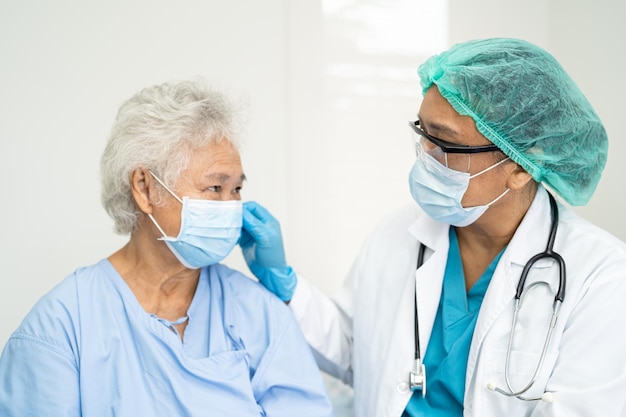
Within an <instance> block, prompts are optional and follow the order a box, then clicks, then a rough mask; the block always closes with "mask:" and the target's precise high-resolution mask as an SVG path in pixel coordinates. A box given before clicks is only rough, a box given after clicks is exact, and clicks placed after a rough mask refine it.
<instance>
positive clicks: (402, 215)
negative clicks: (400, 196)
mask: <svg viewBox="0 0 626 417" xmlns="http://www.w3.org/2000/svg"><path fill="white" fill-rule="evenodd" d="M425 215H426V214H425V213H424V212H423V211H422V210H421V209H420V208H419V206H418V205H417V204H415V203H411V204H407V205H404V206H401V207H399V208H396V209H394V210H391V211H388V212H386V213H385V214H384V215H383V216H382V217H380V218H379V220H378V222H377V223H376V225H375V227H374V228H373V229H372V231H371V233H370V234H371V235H372V236H375V235H380V234H384V235H393V236H395V235H398V234H404V233H406V232H407V230H408V228H409V227H410V226H411V225H412V224H413V223H415V221H416V220H417V219H419V218H420V217H422V216H425Z"/></svg>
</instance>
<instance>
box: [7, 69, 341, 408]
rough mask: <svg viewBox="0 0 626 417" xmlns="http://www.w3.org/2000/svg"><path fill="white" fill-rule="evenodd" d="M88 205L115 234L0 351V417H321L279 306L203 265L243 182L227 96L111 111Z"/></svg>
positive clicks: (218, 246)
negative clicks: (118, 243)
mask: <svg viewBox="0 0 626 417" xmlns="http://www.w3.org/2000/svg"><path fill="white" fill-rule="evenodd" d="M101 174H102V201H103V204H104V207H105V209H106V211H107V212H108V213H109V215H110V216H111V217H112V218H113V220H114V222H115V229H116V231H117V232H118V233H120V234H129V235H130V240H129V241H128V243H127V244H126V245H125V246H124V247H122V248H121V249H120V250H118V251H117V252H115V253H113V254H112V255H111V256H109V257H108V258H106V259H103V260H101V261H100V262H98V263H96V264H95V265H91V266H86V267H82V268H79V269H77V270H76V271H75V272H74V273H73V274H71V275H69V276H68V277H67V278H65V279H64V280H63V281H62V282H61V283H60V284H58V285H57V286H56V287H55V288H54V289H53V290H52V291H50V292H49V293H48V294H47V295H45V296H44V297H43V298H42V299H41V300H40V301H39V302H38V303H37V304H36V305H35V306H34V308H33V309H32V310H31V311H30V313H29V314H28V315H27V316H26V318H25V319H24V321H23V322H22V324H21V325H20V326H19V328H18V329H17V330H16V331H15V333H13V335H12V336H11V338H10V339H9V341H8V343H7V344H6V346H5V348H4V351H3V353H2V357H1V358H0V415H2V416H85V417H88V416H98V417H100V416H131V417H142V416H150V417H152V416H168V417H173V416H237V417H244V416H288V417H293V416H331V415H332V410H331V406H330V402H329V400H328V397H327V394H326V391H325V387H324V383H323V380H322V378H321V375H320V373H319V371H318V369H317V366H316V364H315V362H314V360H313V357H312V355H311V352H310V349H309V347H308V345H307V344H306V342H305V341H304V339H303V336H302V335H301V333H300V330H299V327H298V325H297V324H296V322H295V320H294V318H293V316H292V315H291V314H289V312H288V310H287V306H286V305H285V304H284V303H283V302H282V301H281V300H280V299H278V298H276V297H275V296H274V295H272V294H271V293H270V292H268V291H267V290H265V289H264V288H263V287H262V286H261V285H260V284H258V283H256V282H254V281H252V280H250V279H248V278H247V277H245V276H244V275H243V274H241V273H240V272H237V271H234V270H232V269H229V268H228V267H226V266H224V265H221V264H219V262H220V261H221V260H222V259H224V258H225V257H226V256H227V255H228V254H229V253H230V252H231V250H232V249H233V248H234V247H235V246H236V245H237V243H238V241H239V238H240V235H241V231H242V202H241V188H242V183H243V181H244V179H245V175H244V173H243V169H242V166H241V160H240V157H239V153H238V150H237V145H236V142H235V138H234V132H233V122H232V114H231V111H230V108H229V106H228V103H227V101H226V100H225V99H224V97H223V96H221V95H220V94H218V93H215V92H212V91H209V90H207V89H206V88H205V87H204V86H203V84H202V83H200V82H196V81H194V82H172V83H166V84H163V85H159V86H154V87H150V88H146V89H144V90H142V91H140V92H139V93H137V94H136V95H135V96H134V97H132V98H131V99H129V100H128V101H126V102H125V103H124V104H123V105H122V107H121V108H120V110H119V113H118V116H117V119H116V121H115V123H114V125H113V129H112V132H111V136H110V138H109V141H108V144H107V146H106V149H105V151H104V154H103V155H102V160H101Z"/></svg>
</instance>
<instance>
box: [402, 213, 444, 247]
mask: <svg viewBox="0 0 626 417" xmlns="http://www.w3.org/2000/svg"><path fill="white" fill-rule="evenodd" d="M449 228H450V225H449V224H445V223H441V222H438V221H435V220H433V219H431V218H430V217H429V216H427V215H426V214H422V215H421V216H419V217H418V218H417V220H416V221H415V223H413V224H412V225H411V226H409V233H410V234H411V235H412V236H413V237H414V238H415V239H417V241H418V242H419V243H423V244H424V245H426V247H427V248H429V249H432V250H436V249H440V248H441V247H442V246H445V247H446V249H447V245H448V229H449Z"/></svg>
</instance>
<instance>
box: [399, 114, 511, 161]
mask: <svg viewBox="0 0 626 417" xmlns="http://www.w3.org/2000/svg"><path fill="white" fill-rule="evenodd" d="M409 126H410V127H411V129H413V131H414V132H415V133H417V134H418V135H420V136H422V137H424V138H426V139H428V140H429V141H430V142H431V143H433V144H434V145H436V146H438V147H440V148H441V150H442V151H443V152H445V153H481V152H495V151H500V148H498V147H497V146H496V145H480V146H468V145H459V144H458V143H452V142H448V141H445V140H443V139H439V138H436V137H434V136H431V135H429V134H428V133H426V132H425V131H424V129H422V128H421V127H420V121H419V119H418V120H416V121H414V122H409Z"/></svg>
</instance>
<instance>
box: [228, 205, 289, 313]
mask: <svg viewBox="0 0 626 417" xmlns="http://www.w3.org/2000/svg"><path fill="white" fill-rule="evenodd" d="M239 246H241V250H242V252H243V257H244V259H245V260H246V263H247V264H248V267H249V268H250V271H252V273H253V274H254V275H255V276H256V277H257V278H258V279H259V281H260V282H261V284H263V285H264V286H265V288H267V289H268V290H270V291H271V292H273V293H274V294H276V295H277V296H278V298H280V299H281V300H283V301H289V300H291V298H292V297H293V293H294V291H295V289H296V284H297V281H298V279H297V277H296V273H295V272H294V271H293V269H291V267H290V266H288V265H287V262H286V261H285V249H284V248H283V236H282V233H281V232H280V224H279V223H278V220H276V219H275V218H274V217H273V216H272V215H271V214H270V212H269V211H267V209H265V207H263V206H261V205H259V204H257V203H256V202H254V201H248V202H245V203H243V230H242V231H241V238H240V239H239Z"/></svg>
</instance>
